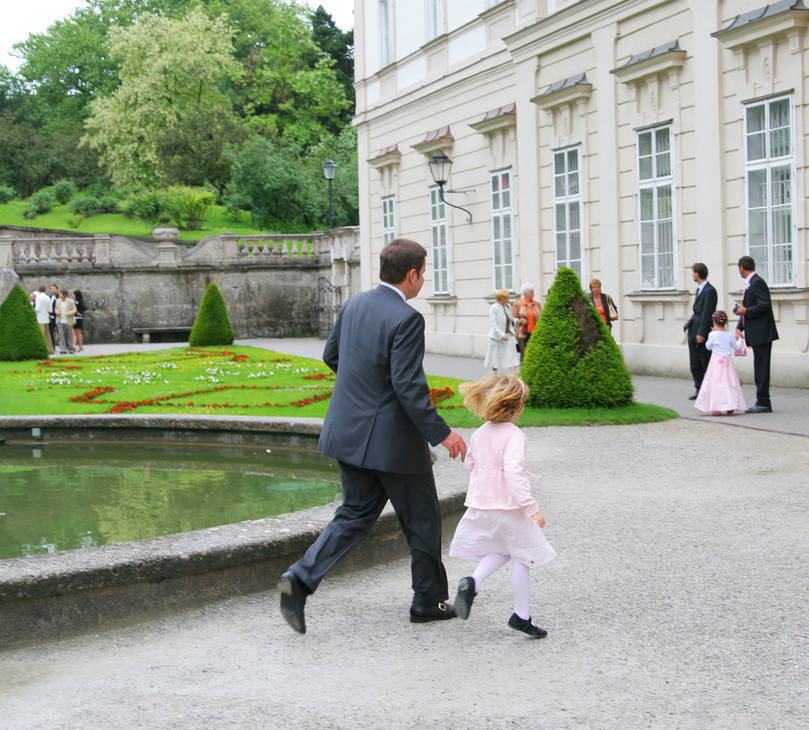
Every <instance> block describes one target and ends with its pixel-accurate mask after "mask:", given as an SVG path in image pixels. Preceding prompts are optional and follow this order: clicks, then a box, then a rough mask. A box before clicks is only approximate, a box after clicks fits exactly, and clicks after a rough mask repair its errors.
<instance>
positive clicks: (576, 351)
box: [520, 267, 632, 408]
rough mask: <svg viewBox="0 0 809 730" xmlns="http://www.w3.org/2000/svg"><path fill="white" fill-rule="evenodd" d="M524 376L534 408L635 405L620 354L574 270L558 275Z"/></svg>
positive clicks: (522, 371)
mask: <svg viewBox="0 0 809 730" xmlns="http://www.w3.org/2000/svg"><path fill="white" fill-rule="evenodd" d="M520 374H521V375H522V378H523V380H525V382H526V383H527V384H528V385H529V386H530V388H531V394H530V396H529V401H528V402H529V404H530V405H532V406H534V407H536V408H613V407H616V406H623V405H627V404H628V403H630V402H631V401H632V378H631V376H630V374H629V371H628V370H627V368H626V364H625V363H624V358H623V356H622V355H621V351H620V350H619V349H618V345H616V344H615V340H614V339H613V338H612V334H611V333H610V331H609V328H608V327H607V325H606V324H604V322H603V321H602V319H601V317H599V316H598V312H597V311H596V309H595V307H594V306H593V305H592V304H590V302H588V301H587V300H586V299H585V296H584V292H583V291H582V289H581V284H579V278H578V277H577V276H576V273H575V272H574V271H573V270H572V269H567V268H564V267H563V268H560V269H559V272H558V273H557V274H556V279H555V280H554V282H553V286H551V290H550V292H548V299H547V301H546V302H545V306H544V307H543V309H542V315H541V316H540V318H539V322H538V323H537V326H536V329H535V330H534V333H533V334H532V335H531V339H530V340H529V341H528V347H527V348H526V352H525V359H524V360H523V364H522V368H521V369H520Z"/></svg>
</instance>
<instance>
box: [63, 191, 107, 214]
mask: <svg viewBox="0 0 809 730" xmlns="http://www.w3.org/2000/svg"><path fill="white" fill-rule="evenodd" d="M99 207H100V206H99V202H98V198H95V197H93V196H92V195H79V197H77V198H74V199H73V200H72V201H71V203H70V210H71V212H72V213H75V214H76V215H89V214H90V213H95V212H96V211H97V210H98V209H99Z"/></svg>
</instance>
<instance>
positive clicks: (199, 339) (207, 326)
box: [188, 283, 236, 347]
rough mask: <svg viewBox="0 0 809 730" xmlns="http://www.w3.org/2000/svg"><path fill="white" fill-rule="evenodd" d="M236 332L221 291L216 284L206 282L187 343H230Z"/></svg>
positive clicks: (198, 345) (201, 345) (195, 345)
mask: <svg viewBox="0 0 809 730" xmlns="http://www.w3.org/2000/svg"><path fill="white" fill-rule="evenodd" d="M235 336H236V332H235V331H234V330H233V325H232V324H231V323H230V317H228V308H227V306H226V305H225V300H224V298H223V297H222V292H220V291H219V287H218V286H217V285H216V284H213V283H211V284H208V288H207V289H206V290H205V294H203V295H202V301H201V302H200V303H199V312H197V319H196V321H195V322H194V326H193V327H192V328H191V334H190V335H189V337H188V344H189V345H191V346H192V347H205V346H206V345H230V344H233V338H234V337H235Z"/></svg>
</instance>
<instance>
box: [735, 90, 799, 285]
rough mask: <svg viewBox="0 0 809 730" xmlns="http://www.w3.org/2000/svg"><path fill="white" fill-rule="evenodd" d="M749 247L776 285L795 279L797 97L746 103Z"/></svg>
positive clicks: (759, 267) (758, 268)
mask: <svg viewBox="0 0 809 730" xmlns="http://www.w3.org/2000/svg"><path fill="white" fill-rule="evenodd" d="M744 119H745V162H746V165H745V173H746V178H747V251H748V253H749V254H750V256H752V257H753V258H754V259H755V261H756V271H757V272H758V273H759V274H761V276H762V277H764V279H766V280H767V281H768V282H769V283H770V284H775V285H784V284H792V283H793V282H794V271H793V263H792V258H793V255H792V254H793V243H794V240H795V230H794V224H793V221H794V214H793V208H792V206H793V200H794V199H795V195H794V182H793V180H794V174H793V167H794V164H795V158H794V144H793V141H792V136H793V126H792V99H791V97H781V98H780V99H769V100H767V101H765V102H760V103H753V104H748V105H747V106H746V107H745V116H744Z"/></svg>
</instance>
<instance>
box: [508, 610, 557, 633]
mask: <svg viewBox="0 0 809 730" xmlns="http://www.w3.org/2000/svg"><path fill="white" fill-rule="evenodd" d="M508 625H509V626H510V627H511V628H512V629H515V630H517V631H522V632H523V633H524V634H528V636H530V637H531V638H533V639H544V638H545V637H546V636H547V635H548V632H547V631H545V629H541V628H539V626H534V624H533V623H531V617H530V616H529V617H528V620H527V621H526V620H525V619H524V618H520V617H519V616H518V615H517V614H516V613H512V614H511V618H510V619H509V620H508Z"/></svg>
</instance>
